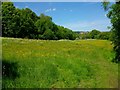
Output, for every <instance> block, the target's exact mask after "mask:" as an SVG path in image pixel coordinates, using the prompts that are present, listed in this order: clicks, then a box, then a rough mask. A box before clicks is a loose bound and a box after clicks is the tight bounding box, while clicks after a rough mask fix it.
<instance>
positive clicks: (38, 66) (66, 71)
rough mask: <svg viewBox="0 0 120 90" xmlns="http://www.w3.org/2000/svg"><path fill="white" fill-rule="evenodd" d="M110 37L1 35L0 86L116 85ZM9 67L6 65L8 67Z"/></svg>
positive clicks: (76, 86)
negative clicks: (57, 38) (55, 38)
mask: <svg viewBox="0 0 120 90" xmlns="http://www.w3.org/2000/svg"><path fill="white" fill-rule="evenodd" d="M112 47H113V46H112V45H111V42H110V41H106V40H74V41H69V40H68V41H67V40H66V41H52V40H51V41H49V40H28V39H12V38H2V62H3V74H4V76H3V81H2V83H3V84H2V86H3V88H8V87H9V88H17V87H18V88H19V87H20V88H116V87H118V65H117V64H116V63H113V62H111V61H112V58H113V57H114V52H113V51H112ZM8 67H9V68H8Z"/></svg>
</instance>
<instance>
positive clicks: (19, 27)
mask: <svg viewBox="0 0 120 90" xmlns="http://www.w3.org/2000/svg"><path fill="white" fill-rule="evenodd" d="M2 9H3V10H2V14H3V15H2V16H3V17H2V27H3V28H2V31H3V34H2V35H3V37H15V38H31V39H50V40H51V39H52V40H57V39H70V40H74V39H75V38H76V37H75V33H73V32H72V31H71V30H69V29H67V28H64V27H63V28H59V29H58V27H59V26H57V25H56V24H55V23H54V22H52V17H50V16H46V15H44V14H41V15H40V16H39V17H38V16H37V15H36V14H35V13H34V12H33V11H32V10H30V9H29V8H25V9H18V8H15V7H14V5H13V3H12V2H9V3H6V2H4V3H2ZM60 29H62V30H60Z"/></svg>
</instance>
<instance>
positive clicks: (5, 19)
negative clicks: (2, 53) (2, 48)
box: [2, 2, 15, 37]
mask: <svg viewBox="0 0 120 90" xmlns="http://www.w3.org/2000/svg"><path fill="white" fill-rule="evenodd" d="M14 16H15V7H14V5H13V3H12V2H3V3H2V35H3V36H9V37H12V36H13V34H14V33H13V29H12V28H13V27H14V26H15V24H14V20H13V19H14Z"/></svg>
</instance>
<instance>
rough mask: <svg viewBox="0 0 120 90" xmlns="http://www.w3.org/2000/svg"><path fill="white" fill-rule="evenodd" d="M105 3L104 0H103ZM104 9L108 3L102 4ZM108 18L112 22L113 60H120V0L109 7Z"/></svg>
mask: <svg viewBox="0 0 120 90" xmlns="http://www.w3.org/2000/svg"><path fill="white" fill-rule="evenodd" d="M105 3H106V2H105ZM103 6H104V9H105V10H106V7H108V5H104V4H103ZM107 16H108V18H110V19H111V23H112V29H111V31H112V33H113V43H114V51H115V53H116V54H115V55H116V56H115V59H114V61H115V62H119V61H120V1H118V2H116V3H115V4H113V5H112V6H111V7H109V13H108V15H107Z"/></svg>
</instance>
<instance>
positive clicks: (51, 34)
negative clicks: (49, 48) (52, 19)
mask: <svg viewBox="0 0 120 90" xmlns="http://www.w3.org/2000/svg"><path fill="white" fill-rule="evenodd" d="M43 39H45V40H54V39H55V35H54V32H53V31H52V30H50V29H48V30H46V31H45V32H44V34H43Z"/></svg>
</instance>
